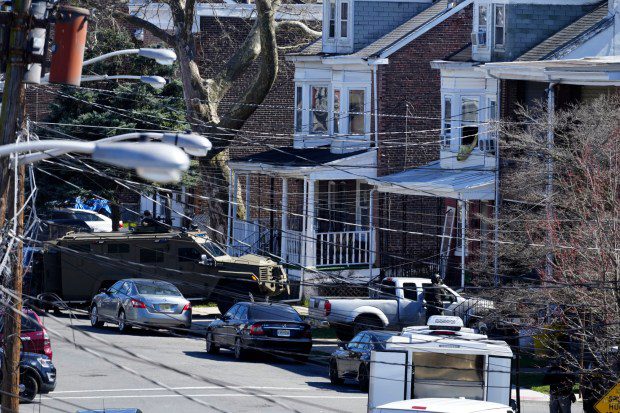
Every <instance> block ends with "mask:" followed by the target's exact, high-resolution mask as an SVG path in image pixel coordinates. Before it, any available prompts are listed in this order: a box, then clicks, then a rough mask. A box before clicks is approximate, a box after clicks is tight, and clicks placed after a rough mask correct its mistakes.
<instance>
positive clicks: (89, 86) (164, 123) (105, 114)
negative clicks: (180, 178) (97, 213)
mask: <svg viewBox="0 0 620 413" xmlns="http://www.w3.org/2000/svg"><path fill="white" fill-rule="evenodd" d="M88 43H89V44H88V52H87V57H95V56H99V55H102V54H104V53H108V52H111V51H115V50H123V49H132V48H136V47H137V45H136V44H135V42H134V40H133V39H132V38H131V36H130V35H129V33H128V32H127V31H126V30H118V28H115V27H106V28H100V29H99V30H97V31H95V32H93V33H92V34H91V36H90V37H89V42H88ZM87 68H88V71H86V70H85V74H91V73H92V74H111V75H112V74H129V75H160V76H164V77H167V78H170V77H172V76H174V73H175V70H177V68H175V67H165V66H160V65H153V63H152V61H151V60H149V59H145V58H141V57H134V56H119V57H115V58H112V59H109V60H106V61H104V62H101V63H98V64H95V65H93V66H92V67H91V66H88V67H87ZM82 86H83V87H82V88H72V87H64V88H61V89H60V90H59V91H57V93H58V97H57V98H56V99H55V101H54V102H53V103H52V104H51V107H50V109H51V115H50V122H53V123H58V124H60V125H59V126H57V127H53V128H51V129H50V128H49V127H48V126H44V127H42V128H38V129H37V130H36V131H37V133H39V134H45V135H52V136H54V134H53V133H52V132H51V130H52V129H53V130H55V131H57V132H59V133H61V134H67V135H69V136H75V137H78V138H80V139H87V140H97V139H102V138H105V137H108V136H114V135H119V134H122V133H127V132H130V131H132V130H136V129H138V130H139V129H156V130H159V129H163V130H185V129H188V125H187V123H186V122H185V110H184V105H183V100H182V96H183V94H182V93H183V92H182V87H181V84H180V82H178V81H172V82H169V83H168V84H167V85H166V86H165V87H164V89H163V90H161V91H156V90H155V89H153V88H152V87H151V86H149V85H146V84H143V83H140V82H127V81H120V82H116V81H102V82H89V83H84V84H83V85H82ZM48 91H49V92H50V93H53V92H52V89H49V90H48ZM116 110H118V111H116ZM136 113H138V114H139V116H136V115H135V114H136ZM55 137H57V135H56V136H55ZM43 165H45V164H43ZM45 168H46V169H47V170H50V171H51V172H53V174H54V175H57V176H58V177H60V178H61V179H64V180H65V181H68V182H70V183H66V182H63V181H62V180H58V179H56V178H53V177H50V176H48V175H46V174H39V176H38V180H39V181H40V185H39V188H40V192H39V196H38V201H39V203H40V204H41V205H42V206H45V205H46V204H48V203H49V202H54V201H56V202H57V201H63V200H68V199H72V198H74V197H76V196H83V197H86V198H91V197H93V195H95V196H100V197H102V198H105V199H107V200H109V201H110V202H111V205H112V216H113V217H112V218H113V223H114V225H118V220H119V219H120V209H119V204H120V200H119V194H120V192H121V191H122V189H123V188H122V187H121V186H119V185H117V184H115V183H114V182H113V181H112V180H110V179H109V178H105V177H102V176H98V175H97V174H92V173H83V174H76V173H75V172H74V171H72V170H67V169H66V168H63V167H61V168H54V167H51V166H50V165H49V164H48V165H46V166H45ZM98 168H100V170H101V171H103V172H104V173H107V174H109V175H112V176H118V177H122V178H128V177H131V178H132V179H136V180H137V178H136V177H135V176H133V175H132V174H130V173H128V172H125V171H122V170H120V169H118V168H112V167H109V166H103V165H99V166H98ZM195 169H196V168H193V169H191V170H190V173H189V175H186V177H185V179H186V181H188V182H185V183H186V184H187V183H191V182H190V181H194V184H195V179H193V174H194V173H195Z"/></svg>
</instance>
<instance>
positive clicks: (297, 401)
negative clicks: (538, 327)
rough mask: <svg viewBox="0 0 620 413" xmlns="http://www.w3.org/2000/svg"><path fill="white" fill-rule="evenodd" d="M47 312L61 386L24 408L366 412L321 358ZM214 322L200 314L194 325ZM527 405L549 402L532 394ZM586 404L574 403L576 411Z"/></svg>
mask: <svg viewBox="0 0 620 413" xmlns="http://www.w3.org/2000/svg"><path fill="white" fill-rule="evenodd" d="M42 319H43V321H44V323H45V326H46V327H47V328H48V330H49V331H50V334H51V336H52V348H53V351H54V364H55V365H56V367H57V369H58V385H57V387H56V390H55V391H54V392H53V393H51V394H49V395H45V396H39V397H38V398H37V401H36V403H33V404H29V405H24V404H22V405H21V408H20V410H21V411H22V412H33V413H34V412H59V411H60V412H76V411H79V410H83V409H104V408H140V409H141V410H142V411H143V412H144V413H157V412H166V413H170V412H175V413H176V412H211V411H216V412H217V411H222V412H253V413H255V412H296V411H298V412H304V413H305V412H366V401H367V397H366V395H365V394H363V393H360V392H359V391H357V389H356V387H355V386H354V385H353V384H345V385H343V386H332V385H331V384H330V383H329V380H328V379H327V377H326V371H325V367H323V366H321V365H318V364H312V363H309V364H298V363H294V362H286V361H282V360H274V359H267V360H260V359H254V360H252V361H244V362H238V361H236V360H235V359H234V358H233V356H232V353H230V352H228V351H226V350H223V351H222V352H221V354H219V355H216V356H213V355H208V354H207V353H206V352H205V351H204V340H202V339H198V338H192V337H175V336H171V335H169V334H167V333H164V332H153V331H145V330H134V331H132V332H131V333H129V334H125V335H121V334H119V333H117V332H116V329H115V327H113V326H106V327H104V328H102V329H93V328H91V327H90V323H89V322H88V320H87V319H86V318H84V317H82V318H77V319H71V318H70V317H68V315H66V314H65V315H63V316H61V317H59V318H58V319H54V317H51V316H47V317H43V318H42ZM208 322H209V320H208V319H201V320H197V321H194V329H197V330H199V329H200V328H201V327H204V326H205V325H206V324H207V323H208ZM72 325H73V328H72V327H71V326H72ZM57 335H60V337H62V338H60V337H58V336H57ZM89 335H91V336H89ZM65 340H67V341H65ZM115 346H116V347H115ZM522 411H523V412H524V413H547V412H548V411H549V408H548V405H547V403H544V402H533V401H529V402H523V404H522ZM581 411H582V409H581V405H580V404H575V405H573V413H575V412H581Z"/></svg>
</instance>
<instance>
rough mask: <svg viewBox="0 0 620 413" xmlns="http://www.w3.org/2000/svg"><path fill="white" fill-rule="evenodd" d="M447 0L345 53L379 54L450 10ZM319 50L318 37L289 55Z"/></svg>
mask: <svg viewBox="0 0 620 413" xmlns="http://www.w3.org/2000/svg"><path fill="white" fill-rule="evenodd" d="M449 1H450V0H438V1H436V2H435V4H433V5H432V6H430V7H428V8H427V9H425V10H424V11H422V12H420V13H418V14H416V15H415V16H414V17H412V18H411V19H409V20H408V21H406V22H405V23H403V24H401V25H400V26H398V27H397V28H395V29H394V30H392V31H391V32H389V33H388V34H386V35H384V36H382V37H380V38H379V39H377V40H375V41H374V42H373V43H371V44H369V45H368V46H365V47H363V48H362V49H360V50H358V51H357V52H354V53H350V54H347V56H353V57H361V58H362V59H366V58H369V57H371V56H374V55H377V54H379V53H380V52H382V51H383V50H385V49H386V48H388V47H390V46H392V45H393V44H394V43H396V42H398V41H399V40H401V39H402V38H403V37H405V36H407V35H409V34H411V33H413V32H414V31H416V30H417V29H419V28H420V27H422V26H424V25H425V24H427V23H429V22H430V21H432V20H433V19H435V18H437V17H439V16H441V15H443V14H444V13H446V12H448V11H449V10H450V9H448V2H449ZM321 50H322V42H321V39H319V40H317V41H315V42H314V43H312V44H310V45H309V46H308V47H306V48H305V49H302V50H300V51H299V52H297V53H291V54H290V55H291V56H317V55H323V53H322V52H321ZM325 55H329V54H325Z"/></svg>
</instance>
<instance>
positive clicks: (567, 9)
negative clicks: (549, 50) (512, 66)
mask: <svg viewBox="0 0 620 413" xmlns="http://www.w3.org/2000/svg"><path fill="white" fill-rule="evenodd" d="M594 7H595V6H592V5H587V6H584V5H558V4H511V5H507V6H506V48H505V51H497V50H496V51H495V53H494V56H493V60H495V61H503V60H514V59H516V58H517V57H519V56H520V55H522V54H523V53H525V52H526V51H528V50H529V49H531V48H533V47H534V46H536V45H538V44H539V43H541V42H542V41H543V40H545V39H547V38H548V37H549V36H551V35H552V34H554V33H556V32H557V31H558V30H560V29H562V28H564V27H566V26H568V25H569V24H570V23H572V22H574V21H575V20H577V19H578V18H579V17H581V16H583V15H584V14H586V13H587V12H589V11H591V10H592V9H593V8H594Z"/></svg>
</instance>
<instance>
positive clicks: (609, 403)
mask: <svg viewBox="0 0 620 413" xmlns="http://www.w3.org/2000/svg"><path fill="white" fill-rule="evenodd" d="M594 408H595V409H596V411H597V412H598V413H620V382H618V383H616V385H615V386H614V387H613V388H612V389H611V390H609V391H608V392H607V394H606V395H605V396H603V398H602V399H601V400H599V401H598V402H596V404H595V405H594Z"/></svg>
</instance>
